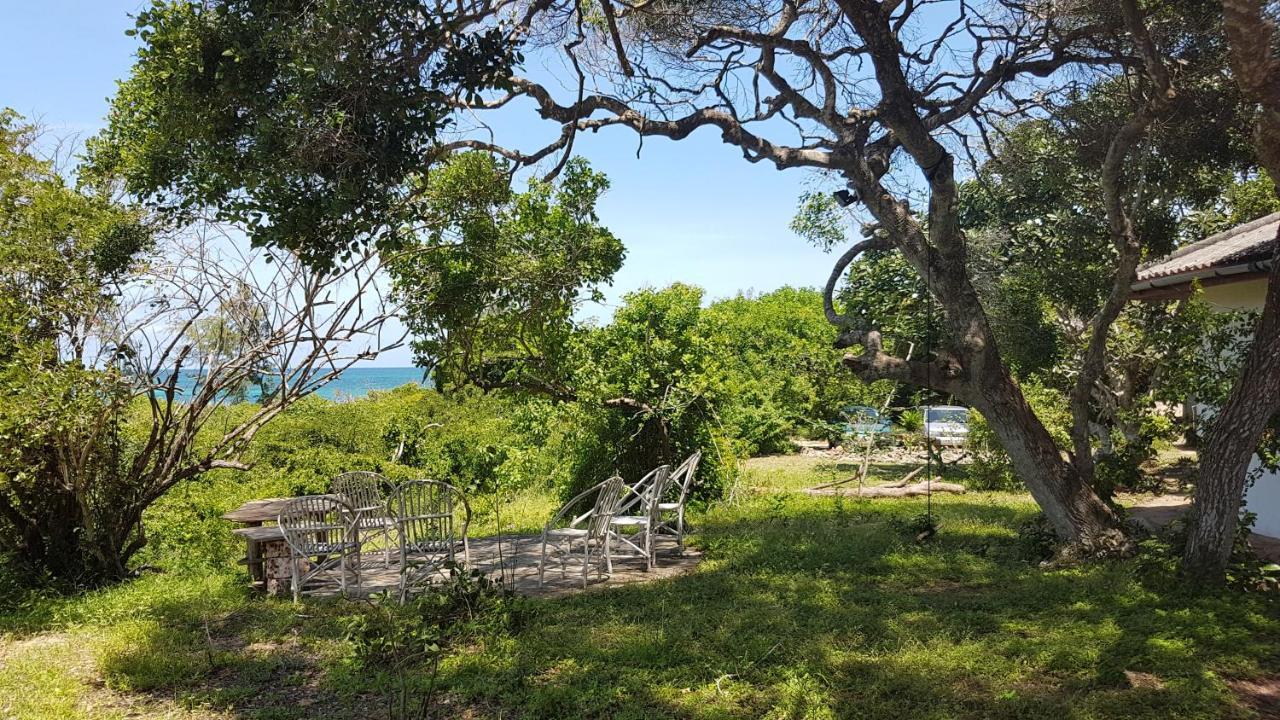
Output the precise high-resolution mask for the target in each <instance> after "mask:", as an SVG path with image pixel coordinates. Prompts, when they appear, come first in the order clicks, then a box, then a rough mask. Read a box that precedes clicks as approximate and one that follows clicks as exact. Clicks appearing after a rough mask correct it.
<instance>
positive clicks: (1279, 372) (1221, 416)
mask: <svg viewBox="0 0 1280 720" xmlns="http://www.w3.org/2000/svg"><path fill="white" fill-rule="evenodd" d="M1223 6H1224V7H1225V9H1226V34H1227V38H1228V41H1229V43H1230V47H1231V69H1232V72H1233V75H1234V77H1235V80H1236V83H1237V84H1238V85H1239V86H1240V89H1241V90H1242V91H1243V92H1244V94H1245V95H1246V97H1248V98H1249V99H1250V100H1251V101H1252V102H1254V103H1256V107H1257V118H1256V121H1255V134H1254V142H1255V145H1256V147H1257V151H1258V159H1259V162H1260V163H1261V165H1262V166H1263V167H1264V168H1266V170H1267V172H1268V173H1269V174H1270V175H1271V178H1272V180H1273V181H1275V182H1277V183H1280V30H1278V29H1277V17H1276V15H1277V9H1276V7H1275V4H1274V3H1271V4H1265V3H1263V2H1261V1H1260V0H1224V2H1223ZM1267 282H1268V285H1267V293H1266V297H1265V299H1264V302H1263V307H1262V313H1261V316H1260V317H1259V319H1258V323H1257V325H1256V326H1255V328H1254V332H1253V342H1252V344H1251V345H1250V347H1249V352H1248V354H1247V355H1246V357H1245V361H1244V367H1243V368H1242V370H1241V373H1240V376H1239V378H1238V379H1237V380H1236V382H1235V385H1234V386H1233V387H1232V390H1231V393H1230V395H1229V396H1228V397H1227V401H1226V403H1224V404H1223V406H1222V408H1221V410H1220V411H1219V413H1218V415H1217V416H1216V418H1215V419H1214V421H1213V424H1212V425H1211V426H1210V428H1209V431H1208V433H1207V435H1206V437H1205V442H1204V449H1203V450H1202V451H1201V459H1200V485H1199V487H1198V488H1197V491H1196V497H1195V507H1194V515H1193V522H1192V525H1191V533H1190V537H1189V538H1188V541H1187V548H1186V552H1185V555H1184V558H1183V567H1184V569H1185V570H1186V571H1187V572H1188V573H1189V574H1190V575H1192V576H1193V577H1197V578H1200V579H1205V580H1217V579H1219V578H1221V576H1222V574H1223V571H1224V569H1225V567H1226V564H1227V560H1228V558H1229V556H1230V554H1231V544H1232V541H1233V539H1234V537H1235V528H1236V522H1237V517H1238V515H1239V512H1240V503H1241V500H1242V498H1243V495H1244V484H1245V479H1246V475H1247V471H1248V467H1249V462H1250V460H1251V458H1252V457H1253V454H1254V452H1255V451H1256V450H1257V448H1258V444H1259V442H1260V441H1261V439H1262V435H1263V432H1264V430H1265V428H1266V425H1267V422H1268V420H1270V419H1271V417H1272V416H1273V415H1275V414H1276V412H1277V411H1280V392H1278V391H1277V389H1278V388H1280V236H1278V237H1277V238H1276V246H1275V250H1274V252H1273V254H1272V257H1271V270H1270V273H1269V275H1268V277H1267Z"/></svg>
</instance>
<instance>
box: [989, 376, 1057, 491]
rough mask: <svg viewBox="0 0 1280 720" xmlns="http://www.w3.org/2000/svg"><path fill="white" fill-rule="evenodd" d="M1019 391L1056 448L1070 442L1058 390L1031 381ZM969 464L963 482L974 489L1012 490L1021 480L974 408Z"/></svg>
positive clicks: (1019, 484)
mask: <svg viewBox="0 0 1280 720" xmlns="http://www.w3.org/2000/svg"><path fill="white" fill-rule="evenodd" d="M1022 392H1023V394H1024V395H1025V396H1026V398H1027V402H1028V403H1030V404H1031V409H1032V410H1034V411H1035V413H1036V415H1037V416H1038V417H1039V418H1040V421H1041V422H1043V423H1044V424H1045V429H1047V430H1048V431H1049V435H1050V436H1051V437H1053V439H1054V442H1056V443H1057V444H1058V447H1069V446H1070V444H1071V413H1070V411H1069V410H1068V408H1067V401H1066V398H1065V397H1063V395H1062V393H1061V392H1059V391H1057V390H1055V389H1053V388H1050V387H1046V386H1045V385H1042V384H1040V383H1038V382H1036V381H1034V380H1032V381H1028V382H1026V383H1024V384H1023V386H1022ZM968 449H969V454H970V457H972V458H973V462H971V463H970V464H969V475H968V478H967V480H966V484H967V485H968V486H969V487H971V488H974V489H977V490H1016V489H1019V488H1021V487H1022V481H1021V480H1019V479H1018V478H1017V477H1016V476H1015V475H1014V473H1013V466H1012V465H1011V464H1010V462H1009V455H1008V453H1006V452H1005V451H1004V447H1003V446H1002V445H1001V444H1000V441H999V439H998V438H997V437H996V436H995V433H993V432H992V431H991V426H990V425H989V424H988V423H987V420H986V418H984V417H983V416H982V414H981V413H979V412H977V411H976V410H971V411H970V412H969V440H968Z"/></svg>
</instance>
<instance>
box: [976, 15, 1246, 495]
mask: <svg viewBox="0 0 1280 720" xmlns="http://www.w3.org/2000/svg"><path fill="white" fill-rule="evenodd" d="M1176 20H1177V21H1179V22H1181V23H1182V24H1184V25H1185V27H1184V28H1181V29H1179V28H1178V27H1177V25H1176V24H1175V23H1174V22H1163V23H1161V24H1162V25H1163V27H1162V32H1163V33H1165V34H1170V35H1176V36H1178V37H1181V38H1183V39H1182V41H1181V43H1180V44H1181V45H1182V46H1184V47H1187V48H1194V52H1190V51H1187V50H1184V51H1183V52H1184V54H1185V57H1188V58H1193V59H1194V62H1193V63H1192V62H1187V63H1183V64H1182V68H1183V69H1182V70H1181V71H1180V72H1179V74H1178V86H1179V92H1178V93H1177V94H1176V96H1174V97H1173V98H1172V99H1171V100H1170V101H1169V103H1168V105H1169V107H1168V108H1167V111H1166V112H1165V113H1164V115H1163V116H1162V117H1161V118H1159V119H1158V122H1153V123H1152V125H1151V127H1150V128H1149V129H1148V131H1147V132H1146V133H1145V136H1144V137H1143V138H1142V139H1141V140H1140V141H1139V142H1137V143H1136V144H1135V145H1134V148H1133V151H1132V152H1131V153H1130V159H1129V161H1128V163H1127V168H1126V171H1125V175H1126V177H1127V184H1128V186H1129V187H1131V188H1133V189H1134V190H1133V193H1134V194H1135V196H1136V197H1138V198H1140V202H1137V201H1130V202H1129V207H1130V209H1129V210H1128V215H1129V217H1130V224H1131V225H1132V227H1133V229H1134V235H1135V236H1136V237H1138V238H1141V251H1142V252H1143V253H1144V254H1145V255H1146V256H1147V257H1153V256H1158V255H1163V254H1165V253H1167V252H1168V251H1169V250H1170V249H1171V248H1172V247H1173V246H1174V245H1175V243H1177V242H1179V241H1181V240H1183V239H1199V237H1200V236H1201V233H1202V232H1203V230H1204V228H1205V227H1207V226H1212V225H1213V224H1216V223H1217V220H1216V219H1215V218H1216V217H1217V216H1220V215H1222V211H1223V210H1227V211H1229V212H1230V213H1231V214H1233V215H1238V214H1239V213H1240V212H1241V211H1242V210H1244V212H1246V213H1247V212H1248V211H1249V209H1252V206H1256V205H1257V203H1254V202H1251V201H1249V200H1248V198H1247V197H1243V198H1241V199H1242V200H1244V202H1243V205H1245V206H1251V207H1248V208H1242V203H1241V202H1237V200H1236V198H1237V197H1241V196H1242V195H1246V196H1247V193H1246V192H1244V189H1245V188H1247V187H1248V186H1249V185H1251V184H1252V183H1253V182H1254V181H1253V180H1248V181H1244V182H1238V181H1237V178H1240V177H1250V176H1256V173H1257V167H1256V161H1255V159H1254V154H1253V153H1252V152H1251V151H1250V150H1249V147H1248V141H1247V139H1246V138H1247V134H1248V133H1247V128H1248V117H1247V112H1246V108H1245V105H1244V103H1242V102H1241V99H1240V97H1239V91H1238V90H1237V89H1236V88H1235V86H1234V84H1232V83H1230V82H1228V81H1226V80H1225V79H1224V75H1225V70H1226V57H1225V45H1224V43H1223V41H1222V39H1221V37H1220V28H1219V27H1218V25H1217V22H1216V20H1215V18H1214V16H1213V14H1212V13H1206V12H1204V11H1202V12H1201V13H1199V14H1188V15H1186V16H1183V17H1181V18H1177V19H1176ZM1128 93H1129V90H1128V89H1126V88H1125V87H1123V86H1120V85H1117V84H1116V83H1103V84H1098V85H1095V86H1093V87H1091V88H1089V90H1088V92H1087V93H1086V94H1083V95H1073V96H1070V97H1067V98H1065V99H1064V101H1061V102H1059V103H1056V104H1055V105H1054V106H1053V107H1052V108H1051V109H1050V112H1049V113H1048V114H1046V115H1045V116H1044V117H1036V118H1032V119H1028V120H1024V121H1022V122H1019V123H1017V124H1015V125H1013V126H1012V127H1006V128H1001V129H999V131H998V133H997V136H996V137H995V138H994V139H993V140H992V142H991V143H990V147H991V150H992V153H991V154H990V156H989V157H987V159H986V161H985V162H984V163H983V164H982V165H981V167H980V168H979V171H978V173H977V175H976V177H975V178H974V179H973V180H970V181H968V182H966V183H964V185H963V186H962V190H961V195H960V197H961V202H962V206H963V209H962V218H963V223H964V224H965V226H966V227H967V228H969V230H970V232H969V238H970V252H971V258H972V259H973V262H974V266H975V275H976V278H975V279H976V281H977V286H978V290H979V294H980V295H981V297H982V299H983V301H984V303H985V305H986V307H987V310H988V312H989V313H991V314H992V316H993V318H994V319H995V322H994V323H993V326H994V328H995V330H996V334H997V338H998V340H999V342H1000V347H1001V349H1002V351H1003V353H1004V354H1005V356H1006V357H1007V358H1010V361H1011V364H1012V365H1013V366H1014V368H1015V371H1016V372H1018V373H1019V374H1020V377H1021V378H1026V377H1029V376H1030V375H1032V374H1034V375H1037V376H1039V378H1038V379H1039V380H1040V381H1043V382H1048V383H1050V384H1051V385H1053V386H1056V387H1058V388H1059V389H1061V390H1063V391H1067V392H1071V391H1073V390H1074V393H1073V395H1074V397H1075V403H1076V404H1075V405H1074V411H1075V417H1074V420H1073V429H1074V431H1075V432H1074V434H1075V437H1074V441H1075V442H1074V451H1075V453H1076V454H1077V455H1081V454H1084V453H1089V454H1090V455H1092V456H1093V457H1092V458H1091V461H1090V463H1089V464H1090V466H1092V464H1093V463H1094V461H1095V460H1096V461H1098V462H1103V463H1105V465H1106V466H1107V467H1106V469H1107V475H1108V476H1112V477H1114V475H1115V471H1117V470H1124V468H1121V467H1118V466H1117V462H1120V463H1121V464H1132V462H1133V461H1135V460H1142V459H1145V457H1146V454H1147V453H1148V452H1149V449H1146V448H1144V447H1143V445H1145V444H1146V443H1145V439H1144V437H1142V436H1144V435H1145V433H1143V432H1140V429H1141V428H1142V427H1143V426H1144V425H1145V426H1149V425H1150V423H1149V422H1147V421H1146V420H1144V418H1146V416H1147V415H1148V414H1149V412H1150V411H1151V405H1150V402H1149V397H1150V391H1151V390H1152V389H1153V386H1154V384H1155V383H1156V382H1157V381H1158V380H1159V379H1160V378H1159V376H1160V373H1159V372H1158V368H1159V367H1160V366H1161V365H1167V364H1168V363H1169V362H1171V361H1173V360H1176V359H1177V358H1178V355H1177V353H1195V352H1197V348H1196V347H1194V346H1187V345H1186V344H1185V343H1186V342H1195V337H1196V334H1195V333H1194V332H1190V328H1189V327H1188V325H1187V322H1186V320H1187V319H1188V318H1189V317H1190V316H1189V315H1188V314H1186V313H1182V312H1180V310H1174V311H1173V312H1172V313H1170V312H1168V311H1166V310H1165V309H1163V308H1162V309H1159V310H1153V309H1150V308H1133V307H1130V308H1129V309H1128V310H1122V311H1121V312H1120V313H1117V314H1116V316H1115V319H1113V320H1112V322H1111V325H1112V327H1111V330H1110V331H1109V332H1108V334H1107V337H1106V339H1105V341H1104V342H1105V352H1104V353H1103V355H1102V358H1103V359H1102V364H1101V366H1100V370H1099V371H1098V372H1096V373H1094V374H1092V380H1091V383H1087V384H1086V385H1083V386H1082V385H1081V384H1080V382H1079V380H1078V378H1079V377H1082V375H1081V374H1080V362H1079V357H1080V355H1081V353H1082V352H1083V351H1085V350H1086V349H1087V348H1091V347H1101V346H1096V345H1095V344H1094V342H1093V341H1092V340H1091V338H1090V337H1089V335H1090V331H1091V323H1090V318H1094V317H1095V316H1096V314H1097V313H1098V312H1099V310H1100V309H1101V308H1103V307H1104V304H1105V303H1106V302H1107V300H1108V292H1109V291H1110V292H1112V293H1114V290H1113V289H1112V288H1113V285H1112V282H1111V281H1112V276H1113V267H1114V263H1115V257H1116V254H1115V253H1114V252H1113V251H1112V247H1111V246H1112V244H1113V242H1112V240H1111V236H1112V233H1111V230H1110V228H1109V227H1108V225H1109V223H1108V210H1107V203H1106V202H1105V199H1104V196H1103V194H1102V193H1101V192H1099V188H1098V182H1097V179H1098V177H1099V176H1100V173H1099V166H1100V165H1101V164H1102V163H1103V162H1104V161H1105V158H1106V155H1107V151H1108V138H1109V137H1112V136H1114V135H1115V134H1116V128H1118V127H1120V126H1121V125H1122V124H1123V123H1124V122H1125V120H1126V116H1127V115H1128V113H1129V112H1130V111H1129V110H1128V107H1129V105H1130V103H1129V102H1128V101H1127V100H1126V96H1127V95H1128ZM1259 209H1261V208H1259ZM1263 212H1269V210H1263ZM1246 219H1252V217H1251V216H1248V217H1247V218H1246ZM1124 290H1125V292H1124V294H1127V287H1126V288H1124ZM1197 317H1200V316H1197ZM1169 326H1176V327H1179V328H1181V329H1182V330H1183V332H1181V333H1178V334H1177V335H1176V336H1177V337H1178V338H1179V339H1181V340H1182V341H1184V344H1183V345H1182V346H1180V347H1179V346H1173V345H1170V344H1169V343H1168V342H1167V341H1168V340H1171V339H1174V337H1175V335H1174V334H1171V333H1167V332H1164V330H1165V329H1166V328H1167V327H1169ZM1084 377H1087V376H1084ZM1085 390H1087V393H1085V392H1084V391H1085ZM1113 435H1114V438H1113ZM1113 440H1114V441H1113ZM1129 470H1131V471H1132V472H1134V473H1136V467H1132V468H1129ZM1091 474H1092V471H1090V475H1091ZM1094 484H1095V486H1096V487H1098V488H1099V490H1100V492H1103V493H1104V494H1108V493H1109V492H1110V485H1111V483H1110V482H1109V481H1108V480H1106V479H1101V478H1099V479H1096V481H1094Z"/></svg>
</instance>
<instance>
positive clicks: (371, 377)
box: [182, 367, 431, 402]
mask: <svg viewBox="0 0 1280 720" xmlns="http://www.w3.org/2000/svg"><path fill="white" fill-rule="evenodd" d="M182 375H183V377H184V380H183V385H185V386H186V387H188V388H192V387H194V386H195V385H196V384H197V375H196V373H194V372H190V371H187V370H184V371H182ZM409 384H413V385H421V386H423V387H431V382H430V381H429V380H427V381H424V380H423V378H422V368H416V367H356V368H351V369H349V370H347V371H346V372H344V373H342V374H341V375H339V376H338V377H336V378H334V379H333V380H332V381H330V382H329V384H328V385H325V386H324V387H322V388H320V389H319V390H317V391H316V393H315V394H316V395H319V396H320V397H322V398H327V399H329V400H337V401H339V402H341V401H343V400H358V399H360V398H362V397H364V396H365V395H368V394H369V391H370V390H391V389H392V388H398V387H400V386H401V385H409ZM188 392H189V391H188ZM251 392H252V393H254V396H256V390H255V391H251ZM254 396H251V397H250V398H249V399H250V400H253V399H254Z"/></svg>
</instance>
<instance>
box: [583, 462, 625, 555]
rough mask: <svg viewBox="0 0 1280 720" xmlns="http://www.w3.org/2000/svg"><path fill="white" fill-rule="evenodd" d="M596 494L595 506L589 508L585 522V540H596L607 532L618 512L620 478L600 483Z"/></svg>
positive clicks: (620, 487)
mask: <svg viewBox="0 0 1280 720" xmlns="http://www.w3.org/2000/svg"><path fill="white" fill-rule="evenodd" d="M597 487H599V488H600V490H599V492H597V493H596V502H595V505H593V506H592V508H591V517H590V518H588V520H587V539H588V540H589V541H590V540H598V539H600V538H603V537H604V536H605V533H607V532H609V522H610V521H611V520H613V516H614V514H616V513H617V512H618V504H619V502H620V501H621V500H622V476H620V475H614V476H613V477H611V478H609V479H608V480H605V481H604V482H602V483H600V484H599V485H598V486H597Z"/></svg>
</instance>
